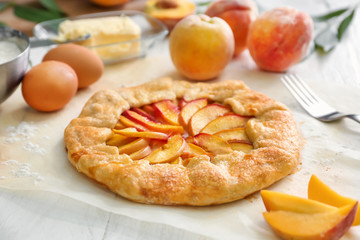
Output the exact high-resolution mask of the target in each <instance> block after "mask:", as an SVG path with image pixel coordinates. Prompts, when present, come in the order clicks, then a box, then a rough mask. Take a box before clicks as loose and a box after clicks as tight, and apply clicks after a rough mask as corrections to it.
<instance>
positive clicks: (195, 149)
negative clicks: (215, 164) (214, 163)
mask: <svg viewBox="0 0 360 240" xmlns="http://www.w3.org/2000/svg"><path fill="white" fill-rule="evenodd" d="M198 155H208V156H209V155H210V154H209V153H207V152H206V151H205V150H204V149H202V148H201V147H199V146H197V145H195V144H193V143H188V144H187V147H186V148H185V149H184V152H183V153H182V154H181V157H182V158H192V157H195V156H198Z"/></svg>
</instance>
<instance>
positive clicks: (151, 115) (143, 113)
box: [131, 108, 157, 122]
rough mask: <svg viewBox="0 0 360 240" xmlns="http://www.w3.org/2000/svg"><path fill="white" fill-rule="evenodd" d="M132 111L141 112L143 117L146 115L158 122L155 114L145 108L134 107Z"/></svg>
mask: <svg viewBox="0 0 360 240" xmlns="http://www.w3.org/2000/svg"><path fill="white" fill-rule="evenodd" d="M131 110H132V111H134V112H136V113H138V114H140V115H141V116H143V117H146V118H148V119H150V120H151V121H154V122H157V120H156V118H155V117H154V115H153V114H149V113H147V112H146V111H145V110H143V109H141V108H132V109H131Z"/></svg>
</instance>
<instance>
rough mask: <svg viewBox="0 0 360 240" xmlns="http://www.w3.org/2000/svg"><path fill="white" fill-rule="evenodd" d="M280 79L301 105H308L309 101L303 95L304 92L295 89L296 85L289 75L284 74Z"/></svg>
mask: <svg viewBox="0 0 360 240" xmlns="http://www.w3.org/2000/svg"><path fill="white" fill-rule="evenodd" d="M280 80H281V81H282V83H283V84H284V85H285V87H286V88H287V89H288V90H289V91H290V93H291V94H292V95H293V96H294V97H295V99H296V100H297V101H298V103H300V105H301V106H302V107H304V108H306V107H308V106H309V104H310V102H309V101H308V99H307V98H306V97H304V94H303V93H302V92H299V91H298V90H297V87H296V86H295V85H294V83H293V82H292V79H291V78H290V77H289V76H284V77H282V78H281V79H280Z"/></svg>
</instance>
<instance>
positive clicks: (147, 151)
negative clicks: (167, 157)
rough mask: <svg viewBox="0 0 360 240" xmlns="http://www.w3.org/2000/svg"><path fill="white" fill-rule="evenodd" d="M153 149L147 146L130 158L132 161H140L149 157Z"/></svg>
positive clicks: (132, 154)
mask: <svg viewBox="0 0 360 240" xmlns="http://www.w3.org/2000/svg"><path fill="white" fill-rule="evenodd" d="M151 151H152V150H151V148H150V146H146V147H144V148H143V149H140V150H139V151H136V152H134V153H131V154H130V155H129V157H130V158H131V159H132V160H140V159H142V158H144V157H146V156H147V155H149V154H150V153H151Z"/></svg>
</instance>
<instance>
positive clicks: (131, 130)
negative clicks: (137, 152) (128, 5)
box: [113, 128, 169, 140]
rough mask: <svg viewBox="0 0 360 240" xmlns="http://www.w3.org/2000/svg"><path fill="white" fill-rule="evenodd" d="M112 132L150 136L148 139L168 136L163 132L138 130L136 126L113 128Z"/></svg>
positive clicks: (139, 136)
mask: <svg viewBox="0 0 360 240" xmlns="http://www.w3.org/2000/svg"><path fill="white" fill-rule="evenodd" d="M113 132H114V133H117V134H120V135H122V136H126V137H134V138H150V139H160V140H167V139H168V138H169V136H168V135H167V134H165V133H161V132H147V131H146V132H145V131H144V132H138V131H137V130H136V128H124V129H121V130H117V129H114V130H113Z"/></svg>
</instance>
